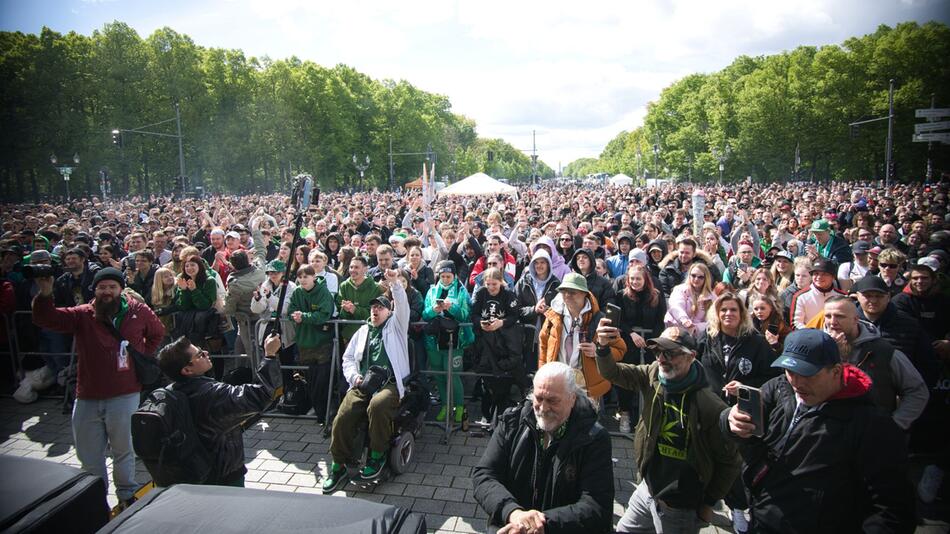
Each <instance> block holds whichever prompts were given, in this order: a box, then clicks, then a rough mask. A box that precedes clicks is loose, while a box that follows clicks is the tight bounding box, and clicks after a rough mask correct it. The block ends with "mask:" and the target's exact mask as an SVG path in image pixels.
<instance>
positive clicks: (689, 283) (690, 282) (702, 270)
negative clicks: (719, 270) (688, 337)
mask: <svg viewBox="0 0 950 534" xmlns="http://www.w3.org/2000/svg"><path fill="white" fill-rule="evenodd" d="M712 284H713V280H712V273H711V272H710V271H709V267H706V265H704V264H702V263H699V262H693V264H692V265H691V266H690V268H689V271H688V272H687V273H686V278H685V279H684V280H683V283H681V284H679V285H677V286H676V287H674V288H673V291H672V293H670V299H669V307H668V308H667V310H666V316H665V317H664V318H663V322H664V324H665V325H666V326H681V327H683V328H684V329H685V330H686V331H688V332H689V333H691V334H693V335H699V334H701V333H702V332H704V331H705V330H706V311H707V310H708V309H709V305H710V304H711V303H712V301H713V299H715V298H716V295H715V294H714V293H713V291H712V287H713V286H712Z"/></svg>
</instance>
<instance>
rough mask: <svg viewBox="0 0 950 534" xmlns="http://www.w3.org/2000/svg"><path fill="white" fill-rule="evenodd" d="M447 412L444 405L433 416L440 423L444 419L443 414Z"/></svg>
mask: <svg viewBox="0 0 950 534" xmlns="http://www.w3.org/2000/svg"><path fill="white" fill-rule="evenodd" d="M447 412H448V410H446V409H445V406H442V409H441V410H439V414H438V415H436V416H435V420H436V421H438V422H440V423H441V422H442V421H445V414H446V413H447Z"/></svg>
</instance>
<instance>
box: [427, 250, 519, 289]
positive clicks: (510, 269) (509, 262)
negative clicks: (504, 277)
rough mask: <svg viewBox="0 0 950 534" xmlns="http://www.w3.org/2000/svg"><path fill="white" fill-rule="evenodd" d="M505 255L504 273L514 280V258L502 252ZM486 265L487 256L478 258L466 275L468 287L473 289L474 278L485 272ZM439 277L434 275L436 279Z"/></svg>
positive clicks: (505, 251)
mask: <svg viewBox="0 0 950 534" xmlns="http://www.w3.org/2000/svg"><path fill="white" fill-rule="evenodd" d="M502 252H503V253H504V254H505V272H506V273H508V274H510V275H511V277H512V278H515V271H516V262H515V257H514V256H512V255H511V254H510V253H509V252H508V251H507V250H503V251H502ZM487 263H488V254H487V253H486V254H485V255H483V256H482V257H480V258H478V260H477V261H476V262H475V266H473V267H472V272H471V273H470V274H469V275H468V287H470V288H471V287H475V277H476V276H478V275H479V274H481V272H482V271H484V270H485V268H486V267H487V265H486V264H487ZM438 277H439V275H438V273H436V278H438Z"/></svg>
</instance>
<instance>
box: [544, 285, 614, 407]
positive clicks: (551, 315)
mask: <svg viewBox="0 0 950 534" xmlns="http://www.w3.org/2000/svg"><path fill="white" fill-rule="evenodd" d="M587 302H588V303H589V309H587V311H586V312H584V313H582V314H581V328H583V329H584V331H586V332H587V339H588V340H590V341H594V337H595V334H594V332H596V330H597V324H598V323H599V322H600V319H601V318H603V316H604V314H603V312H601V311H600V307H599V306H598V305H597V301H595V300H594V296H593V295H591V294H590V293H588V294H587ZM564 307H565V305H564V301H563V300H562V299H561V296H560V295H558V296H557V298H555V299H554V301H553V302H552V303H551V306H550V307H549V308H548V311H546V312H544V324H542V325H541V330H540V332H538V368H540V367H541V366H542V365H544V364H546V363H548V362H556V361H559V357H560V353H561V338H562V337H563V333H564V318H563V317H562V316H561V314H562V313H564ZM609 347H610V355H611V357H613V359H615V360H617V361H620V360H622V359H623V356H624V354H625V353H626V352H627V345H626V343H624V341H623V338H621V337H617V338H616V339H614V340H613V341H611V342H610V345H609ZM578 358H579V359H580V361H581V369H582V371H583V372H584V381H585V382H586V383H587V394H588V395H589V396H590V397H591V398H594V399H596V398H599V397H602V396H603V395H604V394H605V393H607V392H608V391H610V382H608V381H606V380H604V377H602V376H601V375H600V371H598V370H597V364H596V363H595V362H593V361H592V360H591V358H587V357H585V356H584V355H583V354H581V355H579V356H578Z"/></svg>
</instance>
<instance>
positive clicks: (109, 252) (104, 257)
mask: <svg viewBox="0 0 950 534" xmlns="http://www.w3.org/2000/svg"><path fill="white" fill-rule="evenodd" d="M97 252H98V256H99V261H98V262H96V263H98V264H99V266H100V267H101V268H105V267H112V268H115V269H121V268H122V262H120V261H119V258H118V255H117V254H116V251H115V247H114V246H112V245H109V244H105V245H101V246H99V250H98V251H97Z"/></svg>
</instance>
